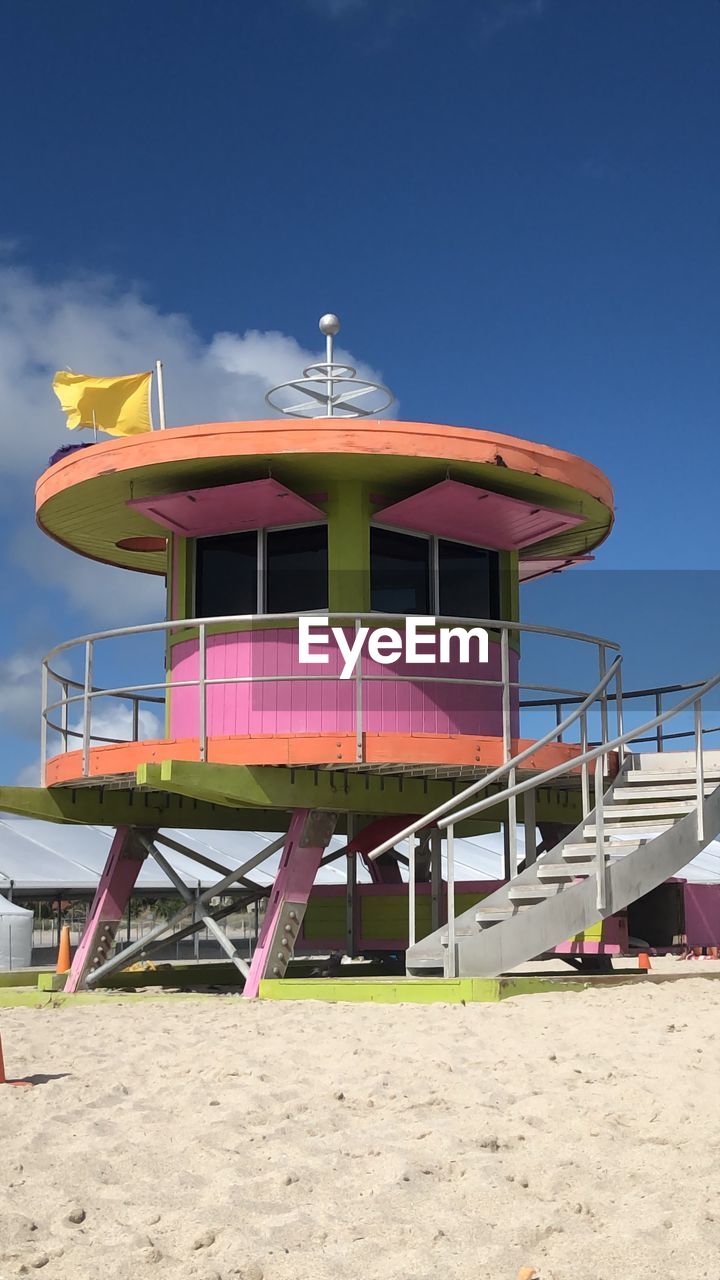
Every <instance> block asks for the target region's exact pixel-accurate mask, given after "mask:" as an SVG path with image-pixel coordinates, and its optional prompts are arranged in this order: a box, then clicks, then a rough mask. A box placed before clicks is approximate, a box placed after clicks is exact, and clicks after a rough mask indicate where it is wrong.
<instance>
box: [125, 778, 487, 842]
mask: <svg viewBox="0 0 720 1280" xmlns="http://www.w3.org/2000/svg"><path fill="white" fill-rule="evenodd" d="M137 780H138V784H139V785H146V786H150V787H158V789H160V790H164V791H172V792H174V793H175V794H178V795H185V796H190V797H192V796H194V797H197V798H198V799H202V800H205V801H206V802H207V803H211V804H221V805H228V806H229V807H231V808H232V807H235V806H241V807H244V806H251V807H253V808H254V807H255V806H257V807H260V808H271V809H279V810H286V811H287V810H290V809H295V808H306V807H307V808H313V809H324V810H330V811H334V812H342V813H347V812H351V813H362V814H369V815H372V816H373V817H375V816H377V815H380V814H416V813H417V814H420V813H427V812H428V810H429V809H432V808H434V807H435V806H436V805H438V804H441V803H442V802H443V801H444V800H448V799H449V798H450V797H451V796H452V795H453V785H452V783H451V782H445V781H428V782H426V781H424V780H423V779H421V778H400V777H393V776H389V775H374V774H358V773H352V772H348V773H340V772H339V771H337V772H336V771H335V770H332V771H331V770H327V769H307V768H303V769H290V768H277V767H276V766H274V765H231V764H201V763H199V762H196V761H184V760H164V761H163V762H162V763H161V764H159V765H157V764H147V765H141V766H140V767H139V769H138V771H137ZM455 790H457V791H459V790H461V786H460V784H458V785H457V787H456V788H455ZM500 817H501V813H500V812H498V813H497V814H496V813H495V812H494V811H493V810H490V811H489V813H488V814H487V815H484V817H483V821H482V822H481V823H480V822H478V823H477V824H475V825H472V820H471V823H469V824H468V828H467V829H470V826H471V825H472V829H473V831H481V832H486V831H494V830H496V829H497V824H498V822H499V821H500Z"/></svg>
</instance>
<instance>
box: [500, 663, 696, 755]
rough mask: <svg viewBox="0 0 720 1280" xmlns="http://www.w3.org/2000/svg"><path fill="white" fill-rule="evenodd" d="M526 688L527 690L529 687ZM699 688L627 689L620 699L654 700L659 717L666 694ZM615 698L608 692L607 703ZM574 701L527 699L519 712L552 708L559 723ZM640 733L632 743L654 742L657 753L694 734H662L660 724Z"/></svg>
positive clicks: (692, 685) (567, 698)
mask: <svg viewBox="0 0 720 1280" xmlns="http://www.w3.org/2000/svg"><path fill="white" fill-rule="evenodd" d="M526 687H528V688H529V686H526ZM701 687H702V680H693V681H691V682H689V683H687V684H665V685H657V687H656V688H651V689H628V690H624V691H623V693H622V698H623V701H624V702H630V701H632V700H634V699H638V698H654V700H655V712H656V715H660V714H661V713H662V710H663V698H664V697H665V696H666V695H667V694H670V693H684V692H685V691H686V690H693V689H700V688H701ZM580 696H582V695H580ZM615 697H616V695H615V694H614V693H610V692H608V694H607V701H608V702H614V701H615ZM576 701H577V698H576V697H575V696H574V695H572V694H566V695H564V696H563V697H561V698H527V699H522V700H521V702H520V710H521V711H526V710H528V709H532V708H536V707H554V708H555V715H556V718H557V720H558V721H559V719H560V715H561V710H560V709H561V707H568V706H573V705H574V704H575V702H576ZM642 731H643V730H642V727H640V728H639V729H636V730H635V731H634V733H633V737H632V741H633V742H634V743H635V744H636V745H638V746H643V745H645V744H646V743H650V742H654V743H655V745H656V747H657V750H658V751H662V750H663V745H664V743H665V742H672V741H677V740H678V739H680V738H692V737H693V734H694V730H693V729H681V730H679V731H678V732H677V733H663V728H662V722H661V723H659V724H658V726H657V730H656V733H655V734H654V735H651V736H650V737H640V736H639V735H640V734H641V733H642ZM703 733H706V734H707V733H720V725H719V726H717V727H715V728H711V729H703Z"/></svg>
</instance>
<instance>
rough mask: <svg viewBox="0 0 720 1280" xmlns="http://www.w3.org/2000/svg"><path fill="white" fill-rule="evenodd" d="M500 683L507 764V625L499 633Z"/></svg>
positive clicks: (509, 745) (509, 737) (509, 747)
mask: <svg viewBox="0 0 720 1280" xmlns="http://www.w3.org/2000/svg"><path fill="white" fill-rule="evenodd" d="M500 683H501V686H502V687H501V694H502V738H503V764H507V762H508V760H509V759H510V755H511V753H512V733H511V731H510V636H509V632H508V629H507V627H503V629H502V632H501V634H500Z"/></svg>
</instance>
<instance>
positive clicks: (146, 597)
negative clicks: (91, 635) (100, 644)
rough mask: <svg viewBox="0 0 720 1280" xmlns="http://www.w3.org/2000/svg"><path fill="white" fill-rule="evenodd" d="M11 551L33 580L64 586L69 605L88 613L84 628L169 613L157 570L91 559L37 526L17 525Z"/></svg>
mask: <svg viewBox="0 0 720 1280" xmlns="http://www.w3.org/2000/svg"><path fill="white" fill-rule="evenodd" d="M10 554H11V556H12V558H13V561H14V563H15V564H16V565H18V566H19V567H20V568H21V569H23V570H24V571H25V572H26V573H27V574H29V575H30V576H31V577H32V578H33V579H34V581H36V582H38V583H40V584H41V585H43V586H45V587H52V588H60V590H61V591H62V593H63V595H64V597H65V599H66V601H67V603H68V605H70V606H71V607H72V608H74V609H76V610H78V611H79V612H80V613H82V614H83V615H84V616H85V617H86V618H87V619H88V625H87V626H86V627H84V628H83V630H84V631H85V632H87V631H91V630H92V631H102V630H105V629H109V628H111V627H119V626H128V627H130V626H135V625H137V624H139V623H141V622H160V621H162V619H163V618H164V617H165V582H164V580H163V578H162V577H160V576H159V575H157V574H150V573H129V572H128V571H127V570H125V569H114V568H111V567H110V566H109V565H105V564H100V563H99V562H98V561H97V560H86V559H85V557H84V556H78V555H76V554H75V553H74V552H72V551H68V550H67V548H66V547H61V546H60V545H59V543H57V542H52V541H51V540H50V539H49V538H48V537H47V535H46V534H44V533H42V532H41V531H40V529H38V528H36V527H34V526H33V527H31V528H26V527H22V528H21V529H20V530H19V531H18V533H17V534H16V536H15V538H14V540H13V542H12V544H11V549H10ZM69 638H70V637H69V636H63V637H62V639H69Z"/></svg>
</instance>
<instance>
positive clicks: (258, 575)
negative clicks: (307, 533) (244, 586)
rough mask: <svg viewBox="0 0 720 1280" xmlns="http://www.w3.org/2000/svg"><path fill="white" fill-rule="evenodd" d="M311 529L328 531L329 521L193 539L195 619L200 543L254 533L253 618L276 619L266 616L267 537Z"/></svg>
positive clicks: (307, 521) (321, 610) (305, 521)
mask: <svg viewBox="0 0 720 1280" xmlns="http://www.w3.org/2000/svg"><path fill="white" fill-rule="evenodd" d="M310 528H315V529H317V528H323V529H328V521H327V520H303V521H302V522H300V523H295V524H271V525H267V526H264V527H263V528H260V529H233V530H231V531H230V532H229V533H228V532H225V533H208V534H205V535H204V536H203V537H202V538H193V539H192V544H193V551H192V571H191V574H190V578H191V582H190V587H191V593H192V595H191V598H192V607H193V617H194V618H197V617H199V614H198V612H197V607H198V604H197V548H198V542H210V541H211V540H212V539H213V538H228V537H232V536H233V534H235V533H237V534H240V533H254V534H255V545H256V551H257V557H256V561H255V564H256V571H255V613H254V614H253V617H265V616H267V617H271V616H272V617H274V616H276V615H274V614H273V615H271V614H266V607H267V576H268V573H267V570H268V565H267V535H268V534H269V533H276V532H282V531H285V530H289V529H310ZM328 542H329V538H328ZM327 587H328V595H329V590H330V573H329V566H328V581H327ZM303 612H305V613H327V608H326V607H323V608H321V609H306V610H303ZM207 616H208V617H209V616H210V615H207ZM228 616H230V615H228ZM237 616H238V617H241V616H242V615H241V614H238V615H237Z"/></svg>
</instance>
